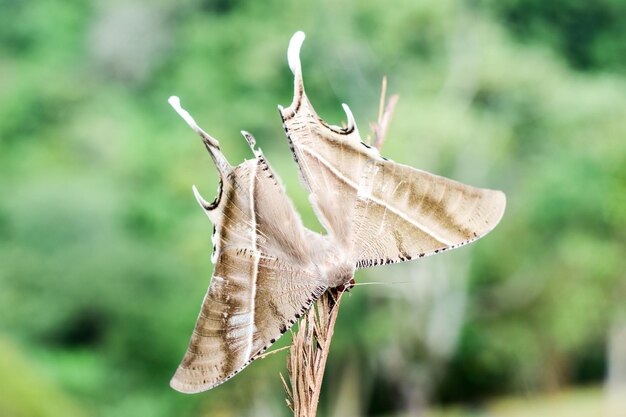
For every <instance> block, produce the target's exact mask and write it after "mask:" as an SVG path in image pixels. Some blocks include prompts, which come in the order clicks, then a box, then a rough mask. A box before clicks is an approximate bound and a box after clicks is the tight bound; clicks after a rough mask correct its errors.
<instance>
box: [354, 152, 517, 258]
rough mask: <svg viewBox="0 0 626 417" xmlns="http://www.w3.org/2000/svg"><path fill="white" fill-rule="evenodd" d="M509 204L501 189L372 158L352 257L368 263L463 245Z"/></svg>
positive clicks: (358, 212) (358, 204) (364, 177)
mask: <svg viewBox="0 0 626 417" xmlns="http://www.w3.org/2000/svg"><path fill="white" fill-rule="evenodd" d="M505 205H506V198H505V196H504V193H502V192H501V191H496V190H490V189H485V188H476V187H472V186H469V185H465V184H462V183H460V182H457V181H453V180H450V179H447V178H444V177H440V176H437V175H433V174H430V173H428V172H424V171H420V170H417V169H414V168H411V167H408V166H405V165H401V164H398V163H395V162H393V161H384V160H372V161H371V162H370V163H369V164H367V166H366V167H365V168H364V169H363V171H362V173H361V180H360V183H359V192H358V193H357V198H356V205H355V209H354V217H353V221H352V228H351V230H352V240H353V242H354V245H353V252H352V253H353V259H355V261H356V266H357V268H364V267H368V266H373V265H383V264H388V263H394V262H401V261H408V260H411V259H414V258H418V257H423V256H428V255H432V254H435V253H439V252H442V251H445V250H448V249H453V248H456V247H459V246H462V245H464V244H467V243H470V242H472V241H474V240H476V239H478V238H480V237H482V236H484V235H485V234H486V233H487V232H489V231H490V230H491V229H493V228H494V227H495V226H496V225H497V224H498V222H499V221H500V219H501V218H502V215H503V213H504V208H505Z"/></svg>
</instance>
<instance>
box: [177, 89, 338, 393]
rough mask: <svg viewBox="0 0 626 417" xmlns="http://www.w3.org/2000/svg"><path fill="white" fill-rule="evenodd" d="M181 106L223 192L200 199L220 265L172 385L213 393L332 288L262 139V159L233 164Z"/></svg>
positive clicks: (317, 240)
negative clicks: (209, 199)
mask: <svg viewBox="0 0 626 417" xmlns="http://www.w3.org/2000/svg"><path fill="white" fill-rule="evenodd" d="M173 105H174V107H175V108H176V109H177V111H179V113H180V114H181V115H182V116H183V118H185V120H186V121H187V122H188V123H189V124H190V125H191V126H192V127H193V128H194V130H196V131H197V132H198V133H199V134H200V136H202V138H203V140H204V143H205V145H206V146H207V149H208V150H209V152H210V153H211V156H212V157H213V159H214V161H215V162H216V165H217V167H218V171H219V173H220V187H219V191H218V196H217V198H216V200H215V201H214V202H213V203H209V202H207V201H205V200H204V199H203V198H202V197H201V196H200V194H199V193H198V192H197V190H195V188H194V192H195V194H196V198H197V200H198V202H199V203H200V205H201V206H202V208H203V209H204V211H205V212H206V214H207V215H208V216H209V218H210V219H211V221H212V222H213V223H214V225H215V226H214V231H213V243H214V249H213V257H212V260H213V261H214V263H215V264H216V265H215V270H214V274H213V277H212V279H211V283H210V285H209V289H208V291H207V294H206V296H205V299H204V301H203V303H202V308H201V311H200V314H199V316H198V319H197V323H196V326H195V329H194V332H193V334H192V337H191V341H190V343H189V347H188V349H187V353H186V354H185V356H184V358H183V361H182V363H181V364H180V366H179V367H178V370H177V371H176V374H175V375H174V377H173V378H172V381H171V386H172V387H173V388H174V389H176V390H178V391H181V392H185V393H193V392H200V391H205V390H208V389H210V388H213V387H215V386H216V385H219V384H221V383H222V382H224V381H226V380H228V379H229V378H231V377H232V376H233V375H235V374H236V373H237V372H239V371H240V370H242V369H243V368H244V367H245V366H247V365H248V364H249V363H250V362H251V361H252V360H254V359H255V358H256V357H258V355H259V354H260V353H262V352H263V351H264V350H265V349H267V348H268V347H269V346H270V345H271V344H272V343H274V342H275V341H276V340H277V339H278V338H279V337H280V336H281V335H282V334H283V333H284V332H285V331H286V330H287V329H288V328H290V327H291V326H292V325H293V324H294V323H295V321H296V319H297V318H298V317H300V315H302V314H303V313H304V312H305V311H306V310H307V309H308V308H309V307H310V306H311V304H312V303H313V302H314V301H315V300H316V299H317V298H318V297H319V296H320V295H321V294H322V293H323V292H324V291H325V290H326V286H325V285H324V284H323V283H322V282H321V279H320V274H319V272H318V271H317V267H316V262H317V260H316V256H318V255H317V254H316V252H315V251H313V250H312V248H315V247H319V246H322V245H325V244H326V243H325V239H324V238H322V237H321V236H320V235H318V234H315V233H313V232H311V231H309V230H306V229H305V228H304V226H303V225H302V221H301V219H300V218H299V216H298V215H297V213H296V212H295V210H294V208H293V205H292V203H291V201H290V200H289V198H288V197H287V196H286V194H285V191H284V188H283V186H282V185H281V184H280V182H279V180H278V178H277V177H276V176H275V174H274V173H273V171H272V169H271V167H270V166H269V164H268V163H267V161H266V160H265V158H264V156H263V154H262V153H261V151H260V150H256V149H254V139H253V138H252V136H250V135H249V134H248V133H245V132H243V133H244V136H245V137H246V139H247V140H248V143H249V144H250V145H251V148H252V149H253V151H254V154H255V158H254V159H253V160H249V161H246V162H244V163H242V164H240V165H238V166H235V167H232V166H230V165H229V164H228V162H227V161H226V158H225V157H224V155H223V154H222V153H221V151H220V150H219V143H218V142H217V141H216V140H215V139H214V138H211V137H210V136H209V135H208V134H206V132H204V131H202V130H201V129H200V128H199V127H198V126H197V125H196V124H195V121H194V120H193V118H191V116H190V115H189V114H188V113H187V112H185V111H184V110H183V109H182V108H181V107H180V104H179V103H178V101H177V100H174V102H173Z"/></svg>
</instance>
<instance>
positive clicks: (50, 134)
mask: <svg viewBox="0 0 626 417" xmlns="http://www.w3.org/2000/svg"><path fill="white" fill-rule="evenodd" d="M624 16H626V2H624V1H623V0H602V1H594V2H580V1H577V0H552V1H549V2H546V1H541V0H492V1H490V0H476V1H460V0H459V1H454V0H436V1H435V0H430V1H427V0H420V1H415V0H405V1H390V2H375V1H356V0H339V1H330V0H322V1H317V2H282V1H263V2H261V1H244V0H238V1H229V0H182V1H178V2H167V1H164V0H163V1H147V0H146V1H140V0H133V1H130V2H127V1H115V0H114V1H91V2H89V1H82V0H63V1H61V0H31V1H16V0H0V195H1V196H2V197H1V198H0V416H3V417H5V416H6V417H27V416H28V417H30V416H40V417H45V416H66V417H72V416H85V417H87V416H101V417H122V416H156V417H159V416H183V417H184V416H190V417H191V416H215V417H230V416H259V417H264V416H287V415H289V413H288V410H287V408H286V406H285V403H284V394H283V392H282V388H281V384H280V379H279V372H284V371H285V353H284V352H282V353H278V354H276V355H273V356H271V357H269V358H267V359H264V360H261V361H258V362H255V363H254V364H252V365H251V366H250V367H249V368H248V369H246V370H245V371H244V372H243V373H241V374H240V375H238V376H237V377H235V378H234V379H233V380H231V381H229V382H228V383H226V384H224V385H223V386H220V387H219V388H216V389H214V390H212V391H209V392H208V393H204V394H199V395H194V396H186V395H182V394H179V393H177V392H174V391H173V390H171V389H170V388H169V386H168V381H169V378H170V377H171V375H172V373H173V371H174V369H175V367H176V366H177V364H178V362H179V360H180V359H181V357H182V355H183V353H184V351H185V348H186V345H187V342H188V340H189V337H190V332H191V330H192V328H193V324H194V322H195V319H196V316H197V313H198V309H199V306H200V303H201V301H202V298H203V295H204V292H205V291H206V287H207V284H208V282H209V277H210V274H211V270H212V265H211V263H210V261H209V258H210V250H211V244H210V233H211V224H210V223H209V221H208V219H206V217H205V215H204V214H203V213H202V212H201V210H200V209H199V208H198V206H197V205H196V203H195V201H194V199H193V196H192V194H191V185H192V184H197V185H198V187H199V188H200V190H201V191H202V193H203V194H204V195H205V196H206V198H208V199H211V198H212V194H213V193H214V191H213V190H215V187H216V185H217V175H216V172H215V169H214V167H213V166H212V164H211V161H210V159H209V157H208V155H207V154H206V152H205V151H204V149H203V147H202V146H201V144H200V143H199V141H198V139H197V137H196V136H195V135H194V134H193V132H192V131H191V130H190V129H189V128H188V127H187V126H186V125H185V124H184V122H183V121H182V120H181V119H180V118H179V117H178V116H177V115H176V114H175V112H174V111H172V109H171V108H170V107H169V106H168V104H167V101H166V100H167V98H168V96H170V95H172V94H177V95H179V96H180V97H181V98H182V102H183V105H184V106H185V107H186V108H187V109H188V110H189V111H190V112H191V113H192V114H193V115H194V116H195V118H196V119H197V120H198V121H199V123H200V124H201V125H202V126H203V127H204V128H205V129H206V130H207V131H209V132H210V133H211V134H213V135H214V136H216V137H217V138H218V139H220V140H221V143H222V147H223V149H224V152H225V154H226V155H227V157H228V158H229V159H230V160H231V161H232V162H237V161H241V160H243V158H250V157H251V154H250V151H249V149H248V147H247V145H246V144H245V141H244V140H243V138H242V137H241V136H240V134H239V133H238V132H239V130H240V129H245V130H248V131H250V132H252V133H253V134H254V135H255V136H256V138H257V142H258V144H259V145H260V147H261V148H263V150H264V152H265V154H266V156H267V157H268V159H269V160H270V161H271V163H272V164H273V165H274V167H275V168H276V170H277V171H278V172H279V174H280V176H281V177H282V179H283V181H284V183H285V184H286V187H287V190H288V193H289V194H290V196H291V197H292V198H293V199H294V201H295V203H296V206H297V207H298V209H299V211H300V212H301V213H302V216H303V217H304V220H305V223H306V225H307V226H309V227H311V228H312V229H314V230H318V231H321V226H320V225H319V224H318V223H317V221H316V220H315V217H314V215H313V212H312V210H311V208H310V207H309V205H308V203H307V200H306V193H305V192H304V190H303V188H302V187H301V185H300V184H299V180H298V176H297V171H296V167H295V165H294V163H293V160H292V157H291V155H290V152H289V148H288V146H287V141H286V140H285V137H284V133H283V131H282V126H281V122H280V118H279V115H278V112H277V110H276V106H277V104H283V105H286V104H288V103H289V102H290V100H291V94H292V76H291V74H290V72H289V69H288V66H287V62H286V48H287V44H288V41H289V38H290V37H291V35H292V34H293V33H294V32H295V31H296V30H304V31H305V32H306V33H307V35H308V38H307V40H306V42H305V43H304V47H303V51H302V60H303V68H304V75H305V82H306V85H307V91H308V93H309V96H310V98H311V100H312V102H313V103H314V105H315V106H316V108H317V110H318V112H319V113H320V114H321V115H322V117H324V118H325V119H326V120H328V121H329V122H331V123H334V124H340V123H341V120H342V118H345V116H344V114H343V112H342V110H341V107H340V103H341V102H346V103H349V104H350V106H351V108H352V110H353V111H354V113H355V115H356V118H357V123H359V125H360V129H361V132H363V133H365V132H367V131H368V122H369V121H373V120H374V119H375V118H376V113H377V106H378V97H379V93H380V82H381V79H382V77H383V75H385V74H386V75H387V76H388V77H389V91H390V92H397V93H399V94H400V101H399V104H398V107H397V110H396V113H395V117H394V120H393V123H392V125H391V129H390V131H389V138H388V141H387V143H386V145H385V149H384V151H383V153H384V154H385V155H386V156H388V157H390V158H392V159H394V160H396V161H398V162H402V163H406V164H409V165H412V166H415V167H419V168H421V169H425V170H429V171H432V172H435V173H438V174H442V175H446V176H449V177H452V178H455V179H458V180H461V181H463V182H466V183H470V184H474V185H478V186H484V187H490V188H499V189H502V190H504V191H505V192H506V193H507V196H508V207H507V212H506V214H505V217H504V219H503V221H502V223H501V224H500V226H499V227H498V228H497V229H496V230H495V231H494V232H492V233H491V234H490V235H489V236H488V237H486V238H485V239H482V240H481V241H479V242H477V243H475V244H472V245H470V246H468V247H464V248H462V249H460V250H455V251H452V252H449V253H445V254H443V255H439V256H436V257H432V258H427V259H424V260H422V261H419V262H414V263H409V264H403V265H396V266H388V267H383V268H375V269H371V270H367V271H360V272H358V275H357V280H358V281H359V282H377V283H381V284H380V285H368V286H360V287H356V288H355V289H354V290H353V291H352V292H351V294H350V296H349V297H348V298H347V299H346V300H344V303H343V306H342V310H341V312H340V315H339V321H338V324H337V329H336V335H335V339H334V342H333V346H332V353H331V356H330V362H329V366H328V369H327V374H326V380H325V384H324V387H325V388H324V392H323V395H322V402H321V404H320V415H322V416H333V417H335V416H336V417H339V416H341V417H345V416H347V417H351V416H361V415H362V416H381V417H383V416H417V415H427V416H502V417H508V416H534V417H536V416H539V417H541V416H568V417H576V416H585V417H588V416H610V417H619V416H625V415H626V406H625V405H624V403H623V401H624V399H625V398H626V311H625V310H626V305H625V297H626V20H625V19H624ZM285 339H288V337H286V338H285ZM288 342H289V340H281V342H280V343H279V344H278V345H279V346H283V345H286V344H288Z"/></svg>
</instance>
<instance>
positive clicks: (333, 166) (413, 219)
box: [280, 34, 506, 267]
mask: <svg viewBox="0 0 626 417" xmlns="http://www.w3.org/2000/svg"><path fill="white" fill-rule="evenodd" d="M303 39H304V38H303V35H302V36H298V34H296V35H295V36H294V38H292V42H291V43H290V47H289V64H290V67H291V69H292V71H293V73H294V98H293V101H292V103H291V104H290V105H289V107H287V108H280V113H281V117H282V119H283V125H284V128H285V132H286V134H287V137H288V139H289V142H290V145H291V149H292V152H293V155H294V159H295V160H296V162H297V164H298V166H299V168H300V174H301V177H302V180H303V183H304V184H305V186H306V188H307V189H308V190H309V192H310V199H311V202H312V204H313V205H314V208H315V210H316V212H317V214H318V216H319V218H320V221H321V222H322V223H323V224H324V226H325V227H326V229H327V230H328V232H329V234H330V235H331V237H332V240H333V242H336V243H337V244H338V245H340V246H341V247H342V249H344V250H346V251H347V252H348V253H350V254H351V259H353V260H354V262H355V264H356V267H368V266H373V265H379V264H386V263H392V262H399V261H404V260H410V259H413V258H416V257H421V256H426V255H430V254H433V253H438V252H440V251H443V250H446V249H450V248H454V247H458V246H461V245H463V244H466V243H469V242H471V241H473V240H476V239H478V238H479V237H481V236H483V235H484V234H486V233H487V232H488V231H490V230H491V229H492V228H493V227H495V226H496V225H497V224H498V222H499V221H500V219H501V217H502V214H503V212H504V208H505V205H506V199H505V196H504V194H503V193H502V192H500V191H495V190H489V189H482V188H476V187H472V186H469V185H465V184H461V183H459V182H456V181H453V180H449V179H447V178H444V177H440V176H437V175H433V174H429V173H427V172H424V171H420V170H417V169H414V168H411V167H408V166H405V165H401V164H398V163H395V162H393V161H390V160H387V159H386V158H384V157H382V156H381V155H380V154H379V152H378V150H376V149H375V148H372V147H370V146H369V145H367V144H365V143H363V142H362V140H361V137H360V135H359V132H358V130H357V127H356V123H355V121H354V117H353V116H352V113H351V112H350V109H349V108H348V107H347V106H346V105H345V104H344V110H345V112H346V115H347V118H348V125H347V126H346V127H345V128H340V127H337V126H331V125H329V124H328V123H326V122H325V121H323V120H322V119H321V118H320V117H319V116H318V115H317V113H316V112H315V110H314V109H313V106H312V105H311V103H310V101H309V99H308V97H307V95H306V93H305V91H304V84H303V80H302V70H301V66H300V60H299V50H300V46H301V43H302V40H303Z"/></svg>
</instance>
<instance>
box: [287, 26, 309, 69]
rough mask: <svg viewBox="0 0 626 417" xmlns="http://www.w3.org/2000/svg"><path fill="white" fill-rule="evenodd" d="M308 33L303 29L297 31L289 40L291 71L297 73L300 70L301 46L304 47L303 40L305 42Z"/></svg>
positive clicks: (288, 59) (288, 54)
mask: <svg viewBox="0 0 626 417" xmlns="http://www.w3.org/2000/svg"><path fill="white" fill-rule="evenodd" d="M305 37H306V35H305V34H304V32H302V31H301V30H299V31H297V32H296V33H294V34H293V36H292V37H291V40H290V41H289V48H288V49H287V61H288V62H289V68H291V72H292V73H293V74H294V75H295V74H296V73H297V72H300V70H301V67H300V48H301V47H302V42H304V38H305Z"/></svg>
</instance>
